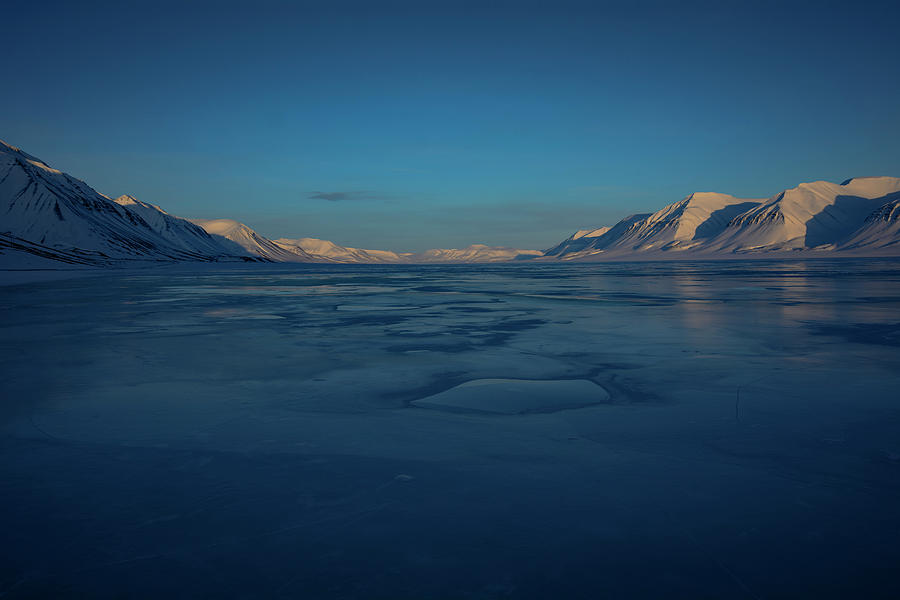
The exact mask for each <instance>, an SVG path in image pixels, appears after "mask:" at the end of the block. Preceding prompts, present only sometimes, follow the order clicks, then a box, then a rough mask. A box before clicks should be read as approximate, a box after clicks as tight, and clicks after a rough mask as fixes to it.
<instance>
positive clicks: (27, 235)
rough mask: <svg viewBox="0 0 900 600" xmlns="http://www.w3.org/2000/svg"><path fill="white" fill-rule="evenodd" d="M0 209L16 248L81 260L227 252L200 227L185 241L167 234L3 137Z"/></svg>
mask: <svg viewBox="0 0 900 600" xmlns="http://www.w3.org/2000/svg"><path fill="white" fill-rule="evenodd" d="M0 214H2V220H0V233H2V234H5V236H6V239H7V242H8V243H15V244H17V245H18V246H17V247H18V250H17V252H26V253H31V254H36V255H38V254H39V253H43V255H46V256H61V257H64V256H76V257H79V260H80V261H83V262H106V261H108V260H117V259H144V260H147V259H150V260H217V259H219V258H224V255H226V254H228V250H227V249H225V248H222V247H220V246H218V245H217V244H215V242H214V241H213V240H212V238H209V236H206V239H203V235H202V234H201V235H199V236H198V235H197V232H194V233H193V234H191V236H190V238H189V239H185V240H176V238H175V237H174V236H164V235H162V234H161V233H160V231H159V230H157V229H155V228H154V227H153V226H151V225H150V223H148V222H147V220H145V218H144V216H143V214H142V212H139V211H137V210H130V209H129V208H126V207H125V206H121V205H120V204H117V203H116V202H114V201H112V200H110V199H109V198H108V197H107V196H104V195H103V194H100V193H99V192H97V191H96V190H94V189H93V188H92V187H90V186H89V185H88V184H86V183H85V182H83V181H81V180H79V179H75V178H74V177H72V176H70V175H67V174H65V173H63V172H61V171H58V170H56V169H53V168H52V167H50V166H49V165H47V164H46V163H45V162H43V161H41V160H40V159H38V158H35V157H34V156H31V155H30V154H26V153H25V152H22V151H21V150H20V149H18V148H16V147H14V146H10V145H9V144H6V143H4V142H0ZM11 240H12V241H11ZM22 242H25V243H24V244H23V243H22Z"/></svg>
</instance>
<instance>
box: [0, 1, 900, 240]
mask: <svg viewBox="0 0 900 600" xmlns="http://www.w3.org/2000/svg"><path fill="white" fill-rule="evenodd" d="M897 4H898V3H896V2H894V3H879V4H876V3H859V2H856V3H849V2H846V3H828V2H815V3H807V4H798V3H793V4H791V3H782V2H777V3H763V2H752V3H730V2H722V1H718V2H714V3H708V4H696V3H695V4H684V3H675V2H666V3H662V4H656V3H635V2H623V3H608V4H603V3H599V2H594V3H569V4H566V3H564V2H552V3H551V2H544V3H525V2H514V3H485V2H478V3H464V2H460V1H454V2H445V3H438V2H427V1H420V2H415V3H406V4H402V3H385V2H379V1H378V0H371V1H369V2H365V3H347V2H345V3H341V2H316V3H307V4H302V3H274V2H265V1H259V0H255V1H252V2H241V3H239V4H234V5H228V4H226V3H224V2H209V3H201V2H194V3H184V2H182V3H160V2H155V3H140V2H137V3H127V2H126V3H115V4H108V5H101V4H98V3H91V2H87V1H85V2H66V3H60V4H58V5H54V4H53V3H47V2H18V3H13V4H10V5H8V6H6V8H5V9H4V20H5V25H6V26H5V27H4V42H3V46H4V49H3V54H4V58H5V60H4V63H5V76H4V81H5V84H4V86H3V87H4V88H5V89H4V90H3V92H2V93H0V109H2V110H0V139H4V140H6V141H7V142H9V143H12V144H14V145H18V146H21V147H22V148H23V149H24V150H26V151H28V152H31V153H32V154H35V155H37V156H39V157H41V158H43V159H44V160H46V161H48V162H50V164H52V165H54V166H56V167H57V168H61V169H63V170H65V171H67V172H69V173H71V174H73V175H75V176H77V177H80V178H82V179H85V180H86V181H87V182H88V183H90V184H91V185H93V186H94V187H95V188H97V189H98V190H99V191H101V192H103V193H106V194H109V195H118V194H123V193H130V194H133V195H135V196H137V197H139V198H141V199H143V200H146V201H149V202H153V203H156V204H159V205H161V206H162V207H163V208H165V209H166V210H168V211H169V212H172V213H174V214H177V215H180V216H187V217H232V218H236V219H238V220H241V221H243V222H245V223H247V224H248V225H250V226H251V227H254V228H255V229H257V230H258V231H259V232H260V233H262V234H264V235H267V236H269V237H282V236H284V237H321V238H326V239H331V240H333V241H335V242H338V243H341V244H345V245H355V246H361V247H370V248H389V249H395V250H421V249H425V248H429V247H461V246H465V245H468V244H470V243H479V242H483V243H489V244H498V245H514V246H518V247H522V248H543V247H547V246H550V245H552V244H553V243H555V242H556V241H558V240H559V239H561V238H563V237H565V236H567V235H568V234H569V233H571V231H572V230H574V229H576V228H580V227H596V226H599V225H603V224H612V223H614V222H615V221H617V220H618V219H619V218H621V217H623V216H625V215H626V214H628V213H634V212H642V211H648V210H656V209H658V208H661V207H662V206H663V205H665V204H668V203H670V202H673V201H675V200H678V199H680V198H681V197H683V196H685V195H687V194H688V193H690V192H692V191H704V190H705V191H710V190H712V191H722V192H728V193H732V194H735V195H739V196H746V197H765V196H769V195H771V194H774V193H776V192H778V191H780V190H781V189H783V188H785V187H793V186H794V185H796V184H797V183H799V182H801V181H811V180H816V179H827V180H830V181H840V180H843V179H845V178H847V177H851V176H858V175H869V174H873V175H894V176H900V34H898V32H900V9H898V8H897V7H896V6H897ZM485 5H487V7H486V6H485Z"/></svg>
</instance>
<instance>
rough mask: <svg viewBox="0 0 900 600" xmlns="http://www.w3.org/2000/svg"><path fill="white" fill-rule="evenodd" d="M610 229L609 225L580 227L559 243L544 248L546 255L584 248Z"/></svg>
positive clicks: (555, 254)
mask: <svg viewBox="0 0 900 600" xmlns="http://www.w3.org/2000/svg"><path fill="white" fill-rule="evenodd" d="M607 231H609V227H598V228H597V229H579V230H578V231H576V232H575V233H573V234H572V235H570V236H569V237H567V238H566V239H564V240H563V241H561V242H560V243H558V244H557V245H555V246H553V247H552V248H549V249H547V250H544V255H545V256H559V255H560V254H571V253H573V252H580V251H581V250H584V249H585V248H587V247H588V246H590V245H591V243H592V242H593V241H594V238H598V237H600V236H601V235H603V234H604V233H606V232H607Z"/></svg>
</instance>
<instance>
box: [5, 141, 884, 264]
mask: <svg viewBox="0 0 900 600" xmlns="http://www.w3.org/2000/svg"><path fill="white" fill-rule="evenodd" d="M0 211H2V213H0V214H2V216H0V265H3V266H6V267H7V268H9V267H10V265H13V266H25V267H30V266H36V265H40V264H44V263H46V262H47V261H53V262H64V263H72V264H93V265H102V264H112V263H119V262H122V261H134V260H143V261H206V262H228V261H233V262H240V261H245V262H257V261H263V262H320V263H404V264H405V263H488V262H505V261H512V260H535V261H541V262H545V261H596V260H632V259H652V260H657V259H670V258H721V257H741V256H773V257H777V256H783V255H785V254H786V253H790V254H791V255H794V256H795V255H797V252H800V253H803V254H815V255H831V254H834V255H900V178H896V177H860V178H854V179H849V180H847V181H844V182H843V183H841V184H835V183H830V182H827V181H816V182H812V183H802V184H800V185H799V186H797V187H795V188H792V189H789V190H784V191H782V192H780V193H778V194H776V195H774V196H772V197H770V198H768V199H745V198H736V197H734V196H730V195H728V194H720V193H713V192H697V193H694V194H691V195H689V196H687V197H686V198H684V199H683V200H680V201H678V202H675V203H673V204H670V205H668V206H666V207H664V208H663V209H662V210H659V211H657V212H655V213H647V214H635V215H630V216H628V217H626V218H624V219H622V220H621V221H619V222H618V223H616V224H614V225H613V226H612V227H598V228H591V229H582V230H578V231H576V232H575V233H574V234H573V235H572V236H570V237H569V238H567V239H565V240H563V241H562V242H560V243H559V244H557V245H556V246H554V247H552V248H549V249H547V250H545V251H539V250H521V249H516V248H506V247H498V246H487V245H482V244H475V245H472V246H469V247H467V248H462V249H433V250H427V251H425V252H416V253H414V252H393V251H389V250H366V249H360V248H352V247H345V246H340V245H338V244H335V243H333V242H330V241H327V240H321V239H317V238H311V237H301V238H296V239H290V238H279V239H276V240H270V239H268V238H266V237H264V236H262V235H260V234H259V233H257V232H256V231H254V230H253V229H251V228H250V227H248V226H247V225H244V224H243V223H239V222H237V221H234V220H232V219H190V220H188V219H183V218H181V217H177V216H174V215H171V214H169V213H167V212H166V211H164V210H163V209H161V208H160V207H158V206H156V205H154V204H150V203H148V202H143V201H141V200H138V199H137V198H134V197H133V196H129V195H123V196H119V197H116V198H111V197H109V196H105V195H103V194H101V193H99V192H97V191H96V190H94V189H93V188H92V187H90V186H89V185H88V184H87V183H85V182H83V181H81V180H79V179H76V178H74V177H72V176H71V175H68V174H66V173H63V172H61V171H59V170H56V169H54V168H52V167H50V166H49V165H48V164H47V163H45V162H44V161H42V160H40V159H38V158H36V157H34V156H32V155H30V154H27V153H25V152H23V151H22V150H20V149H19V148H16V147H14V146H11V145H9V144H6V143H3V142H0Z"/></svg>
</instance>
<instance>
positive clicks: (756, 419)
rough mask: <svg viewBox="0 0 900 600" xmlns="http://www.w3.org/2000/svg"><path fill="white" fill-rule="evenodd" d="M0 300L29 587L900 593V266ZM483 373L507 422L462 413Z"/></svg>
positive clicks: (134, 281)
mask: <svg viewBox="0 0 900 600" xmlns="http://www.w3.org/2000/svg"><path fill="white" fill-rule="evenodd" d="M0 305H2V307H3V309H2V311H0V360H2V363H0V365H2V372H0V386H2V388H0V392H2V394H0V395H2V398H3V402H2V408H0V427H2V438H0V529H2V530H3V531H4V533H5V535H4V538H5V539H4V543H3V547H2V548H3V549H2V555H0V594H4V595H5V596H4V597H10V598H16V597H36V596H37V597H40V596H57V597H60V596H73V595H74V596H90V597H101V598H102V597H123V596H125V597H148V598H149V597H163V596H170V597H171V596H174V597H195V596H197V595H209V596H219V597H279V596H281V597H309V598H325V597H348V598H546V597H567V598H597V597H603V596H604V595H605V596H607V597H648V598H650V597H662V596H665V597H684V598H697V597H728V598H741V597H746V598H754V597H755V598H788V597H797V596H800V595H805V596H809V597H812V596H815V597H842V598H843V597H848V596H851V595H860V594H861V595H865V596H867V597H896V596H897V595H898V594H900V580H898V576H897V575H896V569H895V567H896V565H897V564H898V561H900V545H898V544H897V543H896V540H897V536H898V533H900V514H898V512H897V510H896V506H897V505H898V500H900V401H898V394H897V390H898V389H900V323H898V321H900V316H898V315H900V263H898V262H896V261H880V260H864V261H863V260H861V261H849V260H843V261H834V262H832V261H808V262H771V263H769V262H718V263H664V264H660V263H657V264H654V263H645V264H626V263H620V264H602V265H546V266H541V265H525V264H522V265H497V266H483V267H482V266H479V267H473V266H463V267H451V266H442V267H427V266H418V267H410V266H406V267H387V266H385V267H382V266H370V265H367V266H363V267H350V266H340V267H337V266H335V267H327V266H303V265H299V266H298V265H293V266H284V265H275V266H263V265H252V266H246V267H240V266H231V267H229V268H215V267H209V268H203V269H199V268H198V269H194V270H190V269H182V270H173V269H157V270H145V271H142V272H139V273H109V274H106V275H104V276H103V277H97V278H82V279H74V280H66V281H56V282H45V283H33V284H27V285H16V286H6V287H0ZM485 380H487V381H494V382H496V380H504V381H501V382H500V383H499V384H496V385H495V386H494V387H493V389H492V391H490V393H488V394H485V395H484V401H485V402H489V403H493V404H491V405H490V406H489V408H495V409H497V410H478V408H477V407H473V406H471V403H468V404H467V403H466V401H465V400H463V403H462V404H460V403H459V399H460V398H461V397H462V398H465V396H460V395H459V394H460V393H461V392H463V391H464V390H465V389H467V386H468V387H472V386H473V385H474V386H475V387H478V382H481V383H483V382H484V381H485ZM471 382H475V383H471ZM554 382H555V383H554ZM573 382H574V384H575V385H576V386H577V389H576V388H573V387H572V385H573ZM554 386H556V387H554ZM584 386H589V387H588V388H585V387H584ZM482 387H483V386H482ZM529 390H535V392H534V395H533V396H528V394H529V393H531V392H529ZM554 390H558V393H557V392H554ZM595 390H596V392H597V393H596V395H595V394H593V391H595ZM573 392H574V395H575V396H578V394H585V393H587V394H588V395H589V396H590V397H589V398H588V401H584V399H583V398H581V399H579V398H575V399H574V401H573V398H572V396H573ZM448 397H449V398H450V403H451V405H452V406H451V407H450V408H451V410H445V408H447V406H446V405H444V406H438V407H435V406H425V405H423V404H427V403H428V399H429V398H430V399H431V400H432V401H433V400H434V399H435V398H443V399H447V398H448ZM445 404H446V403H445ZM436 408H437V409H436Z"/></svg>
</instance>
